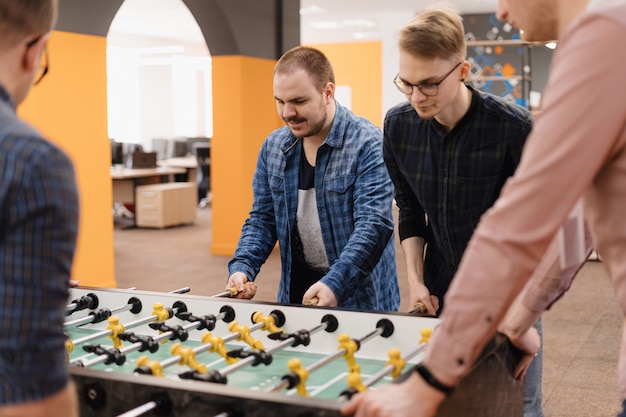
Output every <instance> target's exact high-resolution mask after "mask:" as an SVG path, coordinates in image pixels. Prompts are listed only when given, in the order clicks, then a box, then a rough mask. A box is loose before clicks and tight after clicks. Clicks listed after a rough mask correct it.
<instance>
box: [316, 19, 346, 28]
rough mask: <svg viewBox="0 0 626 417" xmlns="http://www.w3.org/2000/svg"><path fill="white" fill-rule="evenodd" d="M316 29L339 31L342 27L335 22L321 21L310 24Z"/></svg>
mask: <svg viewBox="0 0 626 417" xmlns="http://www.w3.org/2000/svg"><path fill="white" fill-rule="evenodd" d="M309 26H311V27H312V28H314V29H320V30H326V29H338V28H339V27H340V26H341V25H340V24H339V23H338V22H336V21H333V20H319V21H317V22H311V23H309Z"/></svg>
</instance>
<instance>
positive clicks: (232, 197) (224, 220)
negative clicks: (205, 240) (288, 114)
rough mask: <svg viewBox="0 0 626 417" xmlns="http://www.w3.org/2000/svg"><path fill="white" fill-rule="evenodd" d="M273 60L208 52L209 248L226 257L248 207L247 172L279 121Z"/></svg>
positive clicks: (249, 178) (234, 244)
mask: <svg viewBox="0 0 626 417" xmlns="http://www.w3.org/2000/svg"><path fill="white" fill-rule="evenodd" d="M274 64H275V61H274V60H269V59H261V58H250V57H243V56H217V57H213V138H212V139H211V191H212V194H213V202H212V208H213V227H212V229H213V230H212V231H213V236H212V243H211V253H213V254H215V255H227V256H231V255H232V254H233V253H234V252H235V249H236V247H237V242H238V241H239V235H240V234H241V226H242V225H243V222H244V221H245V219H246V218H247V217H248V213H249V211H250V208H251V207H252V176H253V174H254V169H255V167H256V159H257V155H258V152H259V149H260V148H261V144H262V143H263V141H264V140H265V138H266V137H267V135H268V134H269V133H270V132H271V131H272V130H274V129H276V128H278V127H280V126H282V125H283V123H282V121H281V120H280V118H279V117H278V115H277V113H276V104H275V101H274V88H273V79H274V75H273V73H274Z"/></svg>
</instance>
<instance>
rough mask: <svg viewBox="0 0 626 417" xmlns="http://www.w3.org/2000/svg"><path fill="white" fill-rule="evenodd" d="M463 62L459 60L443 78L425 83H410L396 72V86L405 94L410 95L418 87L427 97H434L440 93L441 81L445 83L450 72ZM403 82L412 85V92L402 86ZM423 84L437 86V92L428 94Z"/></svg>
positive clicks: (405, 84) (407, 85)
mask: <svg viewBox="0 0 626 417" xmlns="http://www.w3.org/2000/svg"><path fill="white" fill-rule="evenodd" d="M462 63H463V61H461V62H459V63H458V64H456V65H455V66H454V67H453V68H452V69H451V70H450V71H448V73H447V74H446V75H444V76H443V77H442V78H441V80H439V81H437V82H434V83H433V82H428V81H427V82H423V83H419V84H409V83H407V82H406V81H404V80H403V79H402V78H400V73H398V74H396V76H395V77H394V79H393V83H394V85H395V86H396V88H397V89H398V90H399V91H400V92H401V93H402V94H404V95H407V96H410V95H412V94H413V93H414V92H415V88H416V87H417V89H418V90H419V92H420V93H422V94H423V95H425V96H426V97H434V96H436V95H437V94H439V85H440V84H441V83H443V82H444V81H445V80H446V78H448V77H449V76H450V74H452V73H453V72H454V70H455V69H457V68H458V67H459V65H461V64H462ZM399 83H402V85H404V86H406V87H411V92H410V93H407V92H405V91H404V90H403V89H402V87H400V84H399ZM423 84H428V85H429V87H431V86H432V87H435V89H436V91H435V94H427V93H425V92H424V90H422V88H423V87H422V86H423Z"/></svg>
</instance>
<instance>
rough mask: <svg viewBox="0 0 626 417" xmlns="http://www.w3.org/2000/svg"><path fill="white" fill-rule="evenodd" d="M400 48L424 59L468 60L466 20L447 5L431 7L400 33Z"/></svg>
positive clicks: (420, 13) (418, 15)
mask: <svg viewBox="0 0 626 417" xmlns="http://www.w3.org/2000/svg"><path fill="white" fill-rule="evenodd" d="M398 45H399V47H400V49H402V50H404V51H406V52H408V53H410V54H411V55H416V56H420V57H424V58H442V59H446V60H448V59H452V58H454V59H455V60H456V59H465V57H466V54H467V51H466V45H465V28H464V27H463V18H462V17H461V15H459V13H458V12H457V11H456V10H454V9H453V8H451V7H449V6H447V5H441V4H439V5H436V6H431V7H428V8H426V9H424V10H422V11H421V12H419V13H418V14H417V15H416V16H415V17H414V18H413V19H412V20H411V21H410V22H409V23H408V24H407V25H406V26H404V27H403V28H402V29H401V30H400V36H399V42H398Z"/></svg>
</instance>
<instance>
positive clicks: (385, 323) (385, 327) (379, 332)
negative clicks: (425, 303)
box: [265, 319, 393, 392]
mask: <svg viewBox="0 0 626 417" xmlns="http://www.w3.org/2000/svg"><path fill="white" fill-rule="evenodd" d="M392 333H393V324H392V323H391V322H390V321H389V320H387V319H382V320H380V321H379V322H378V323H377V324H376V330H374V331H373V332H371V333H368V334H366V335H365V336H363V337H362V338H361V339H355V340H356V342H357V346H359V348H360V346H361V343H364V342H367V341H368V340H370V339H372V338H374V337H376V336H383V337H389V336H391V334H392ZM346 352H347V350H346V348H341V349H338V350H337V352H335V353H332V354H330V355H328V356H326V357H324V358H322V359H320V360H318V361H317V362H314V363H312V364H311V365H309V366H307V367H306V368H305V369H306V370H307V372H309V373H310V372H312V371H315V370H317V369H319V368H321V367H322V366H324V365H327V364H329V363H330V362H332V361H334V360H335V359H337V358H338V357H340V356H342V355H344V354H345V353H346ZM287 375H289V374H287ZM289 385H290V382H289V379H288V378H284V377H283V380H282V382H280V383H279V384H276V385H274V386H272V387H270V388H268V389H267V390H266V391H265V392H276V391H279V390H281V389H283V388H287V387H289Z"/></svg>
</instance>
